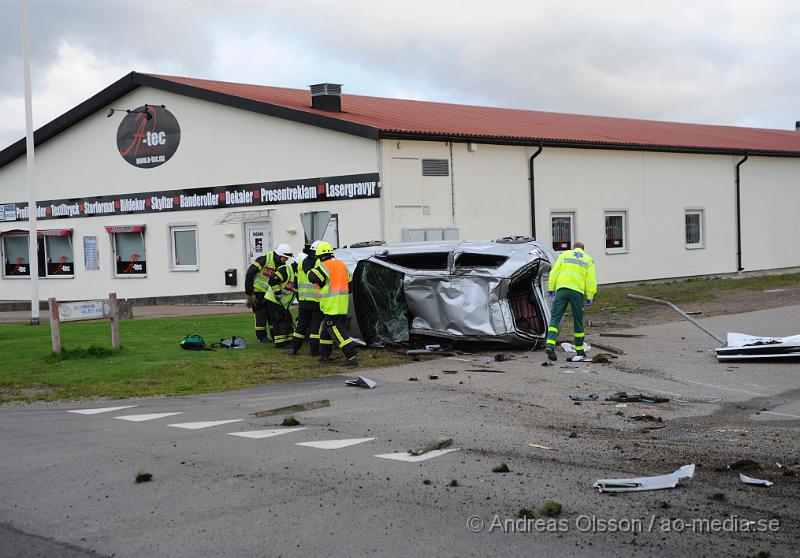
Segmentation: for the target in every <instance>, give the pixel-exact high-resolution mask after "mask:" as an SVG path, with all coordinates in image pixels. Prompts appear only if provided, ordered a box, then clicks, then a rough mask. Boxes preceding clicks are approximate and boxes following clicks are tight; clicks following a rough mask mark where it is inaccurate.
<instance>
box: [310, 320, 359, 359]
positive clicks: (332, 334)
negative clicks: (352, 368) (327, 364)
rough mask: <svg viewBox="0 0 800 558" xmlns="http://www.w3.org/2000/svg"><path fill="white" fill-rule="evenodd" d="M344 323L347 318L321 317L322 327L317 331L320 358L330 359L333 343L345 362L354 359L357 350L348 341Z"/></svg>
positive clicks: (348, 335) (349, 340)
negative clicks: (345, 359) (344, 358)
mask: <svg viewBox="0 0 800 558" xmlns="http://www.w3.org/2000/svg"><path fill="white" fill-rule="evenodd" d="M346 323H347V316H328V315H325V316H323V317H322V326H321V327H320V330H319V356H320V357H321V358H323V359H324V358H330V356H331V353H332V352H333V344H334V342H335V343H336V344H337V345H339V348H340V349H341V350H342V352H343V353H344V356H345V357H346V358H347V360H352V359H354V358H356V355H357V354H358V348H357V347H356V345H355V343H353V340H352V339H350V334H349V333H348V332H347V329H346V326H345V324H346Z"/></svg>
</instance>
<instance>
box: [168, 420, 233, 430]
mask: <svg viewBox="0 0 800 558" xmlns="http://www.w3.org/2000/svg"><path fill="white" fill-rule="evenodd" d="M242 420H244V419H232V420H207V421H203V422H181V423H178V424H168V425H167V426H172V427H173V428H185V429H186V430H200V429H201V428H210V427H212V426H220V425H222V424H231V423H232V422H241V421H242Z"/></svg>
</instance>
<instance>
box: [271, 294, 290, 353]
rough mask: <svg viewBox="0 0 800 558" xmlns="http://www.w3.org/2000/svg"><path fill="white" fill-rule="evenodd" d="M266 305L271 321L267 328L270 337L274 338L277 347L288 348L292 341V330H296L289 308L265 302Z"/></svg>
mask: <svg viewBox="0 0 800 558" xmlns="http://www.w3.org/2000/svg"><path fill="white" fill-rule="evenodd" d="M264 305H265V306H266V308H267V319H268V321H269V325H268V326H267V327H268V329H269V333H270V337H272V340H273V341H274V342H275V346H276V347H278V348H281V347H286V346H287V345H288V344H289V343H290V342H291V341H292V330H293V329H294V321H293V320H292V315H291V314H290V313H289V310H288V309H287V308H284V307H283V306H281V305H280V304H278V303H277V302H272V301H271V300H264Z"/></svg>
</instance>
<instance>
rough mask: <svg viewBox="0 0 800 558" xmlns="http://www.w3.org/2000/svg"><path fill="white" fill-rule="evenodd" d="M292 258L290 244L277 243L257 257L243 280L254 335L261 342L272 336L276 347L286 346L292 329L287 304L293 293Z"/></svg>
mask: <svg viewBox="0 0 800 558" xmlns="http://www.w3.org/2000/svg"><path fill="white" fill-rule="evenodd" d="M291 258H292V249H291V247H290V246H289V245H288V244H280V245H278V247H277V248H275V249H274V250H271V251H270V252H267V253H266V254H264V255H263V256H259V257H258V258H256V259H255V260H254V261H253V263H252V264H251V265H250V267H249V268H248V269H247V274H246V275H245V280H244V290H245V293H247V306H248V308H250V309H252V310H253V314H255V320H256V338H257V339H258V340H259V341H260V342H262V343H269V342H270V339H271V340H272V341H274V343H275V346H276V347H286V346H287V345H288V344H289V343H290V342H291V339H292V330H293V329H294V324H293V323H292V315H291V314H290V313H289V305H288V303H291V297H293V292H294V283H293V282H294V270H293V268H292V265H291ZM290 294H291V297H290V296H289V295H290Z"/></svg>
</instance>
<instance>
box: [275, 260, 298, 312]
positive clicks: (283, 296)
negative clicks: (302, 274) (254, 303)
mask: <svg viewBox="0 0 800 558" xmlns="http://www.w3.org/2000/svg"><path fill="white" fill-rule="evenodd" d="M294 269H295V268H294V265H292V264H289V263H286V264H284V265H282V266H281V267H279V268H278V271H276V272H275V275H274V276H273V278H272V282H273V283H274V285H273V288H274V287H275V286H276V285H277V286H278V287H279V289H280V290H279V291H277V292H276V293H275V294H276V295H277V297H278V301H279V302H280V303H281V306H283V307H284V308H289V305H290V304H291V303H292V300H294V295H295V293H294V291H293V290H288V289H287V288H286V286H287V285H288V284H289V283H292V282H294V280H295V277H296V274H295V271H294Z"/></svg>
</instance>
